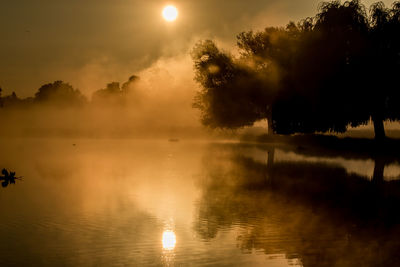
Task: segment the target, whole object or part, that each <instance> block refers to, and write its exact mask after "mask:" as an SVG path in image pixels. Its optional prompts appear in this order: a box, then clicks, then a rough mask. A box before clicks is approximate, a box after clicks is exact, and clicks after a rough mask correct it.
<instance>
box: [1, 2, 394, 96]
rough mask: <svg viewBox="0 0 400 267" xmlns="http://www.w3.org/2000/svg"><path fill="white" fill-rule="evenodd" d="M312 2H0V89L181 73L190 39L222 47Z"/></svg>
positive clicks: (24, 92) (92, 85) (91, 87)
mask: <svg viewBox="0 0 400 267" xmlns="http://www.w3.org/2000/svg"><path fill="white" fill-rule="evenodd" d="M320 2H321V1H320V0H229V1H226V0H176V1H163V0H113V1H110V0H84V1H82V0H35V1H32V0H2V1H1V3H0V34H1V39H0V40H1V41H0V59H1V60H0V86H1V87H2V88H3V93H4V94H9V93H11V92H12V91H15V92H16V93H17V95H18V96H21V97H28V96H33V94H34V93H35V92H36V91H37V89H38V88H39V87H40V86H41V85H43V84H45V83H49V82H53V81H55V80H63V81H66V82H69V83H70V84H71V85H73V86H74V87H75V88H78V89H80V90H81V91H82V92H83V93H84V94H86V95H88V96H89V95H90V94H91V93H92V92H93V91H95V90H97V89H100V88H104V87H105V85H106V83H108V82H111V81H119V82H124V81H126V80H127V79H128V77H129V76H130V75H132V74H139V75H140V74H141V73H148V72H149V70H151V69H152V68H154V66H160V65H162V66H164V68H166V70H167V71H168V69H169V66H168V64H169V63H168V62H174V64H184V65H185V66H186V70H185V71H184V74H185V75H188V73H190V68H191V65H190V61H189V60H188V59H187V57H188V53H189V51H190V49H191V47H193V44H194V43H195V42H196V41H198V40H200V39H213V40H216V41H217V43H218V44H220V45H221V46H222V47H226V48H227V49H229V48H230V47H233V46H234V45H235V36H236V35H237V34H238V33H240V32H242V31H246V30H251V29H253V30H260V29H263V28H265V27H267V26H284V25H286V24H287V23H288V22H289V21H299V20H300V19H302V18H306V17H309V16H313V15H315V14H316V12H317V8H318V4H319V3H320ZM372 2H375V1H370V0H368V1H367V0H365V1H363V3H364V4H365V5H367V6H369V5H370V4H371V3H372ZM383 2H384V3H385V4H386V5H387V6H390V5H391V3H392V1H383ZM167 4H172V5H175V6H176V7H177V8H178V10H179V17H178V19H177V20H176V21H174V22H172V23H170V22H166V21H165V20H163V18H162V16H161V12H162V8H163V7H164V6H166V5H167ZM171 59H173V60H171ZM177 59H182V61H179V60H177ZM160 62H163V63H162V64H160ZM180 62H181V63H180ZM175 69H176V68H175ZM170 74H171V75H172V76H173V75H182V73H170Z"/></svg>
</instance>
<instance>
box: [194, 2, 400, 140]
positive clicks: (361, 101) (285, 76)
mask: <svg viewBox="0 0 400 267" xmlns="http://www.w3.org/2000/svg"><path fill="white" fill-rule="evenodd" d="M399 33H400V2H395V3H394V4H393V6H392V8H391V9H387V8H385V6H384V5H383V3H376V4H374V5H372V6H371V8H370V12H369V15H368V14H367V11H366V8H365V7H364V6H363V5H362V4H361V3H360V1H358V0H352V1H346V2H344V3H341V2H339V1H333V2H326V3H322V4H321V5H320V7H319V12H318V14H317V15H316V16H315V17H313V18H307V19H305V20H302V21H300V22H299V23H297V24H296V23H294V22H290V23H289V24H288V25H287V27H286V28H277V27H268V28H266V29H265V30H264V31H261V32H256V33H254V32H253V31H249V32H243V33H240V34H239V35H238V36H237V39H238V42H237V47H238V49H239V52H240V57H239V58H234V57H232V56H231V55H229V54H226V53H222V52H220V51H219V50H218V48H217V47H216V46H215V44H214V43H213V42H212V41H204V42H200V43H198V44H197V45H196V47H195V48H194V50H193V51H194V52H193V54H192V57H193V60H194V68H195V72H196V80H197V81H198V82H199V83H200V85H201V86H202V89H201V91H200V92H199V94H198V95H197V97H196V99H195V107H197V108H200V110H201V111H202V121H203V123H204V124H205V125H208V126H211V127H213V128H215V127H221V128H237V127H241V126H246V125H250V124H252V123H253V122H254V121H256V120H259V119H262V118H268V120H269V121H270V125H271V127H272V128H273V129H274V131H275V132H277V133H285V134H290V133H313V132H327V131H334V132H344V131H346V129H347V126H348V125H352V126H358V125H360V124H365V123H367V122H368V121H369V120H370V118H372V119H373V121H374V126H375V132H376V136H377V137H378V138H382V137H384V129H383V120H385V119H392V120H398V119H399V118H400V103H399V101H400V90H399V86H398V83H397V81H396V77H398V75H399V73H400V72H399V71H400V37H399V36H400V34H399ZM213 66H217V67H213ZM211 70H218V72H215V71H211ZM238 80H240V81H241V82H240V83H238ZM255 81H257V82H255ZM254 92H256V94H254ZM216 95H217V97H216ZM255 99H256V101H255ZM249 110H253V111H254V110H257V111H258V110H262V111H263V112H253V113H252V112H248V111H249ZM242 113H243V114H245V115H243V116H240V114H242ZM223 114H224V115H223ZM228 114H232V115H234V116H231V117H229V115H228ZM243 118H245V119H243Z"/></svg>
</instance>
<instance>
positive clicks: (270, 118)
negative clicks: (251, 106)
mask: <svg viewBox="0 0 400 267" xmlns="http://www.w3.org/2000/svg"><path fill="white" fill-rule="evenodd" d="M267 121H268V135H273V134H274V130H273V128H272V114H271V113H270V114H268V117H267Z"/></svg>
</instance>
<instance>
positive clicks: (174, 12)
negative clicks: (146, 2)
mask: <svg viewBox="0 0 400 267" xmlns="http://www.w3.org/2000/svg"><path fill="white" fill-rule="evenodd" d="M162 16H163V18H164V19H165V20H166V21H174V20H176V19H177V18H178V9H177V8H176V7H174V6H171V5H170V6H166V7H164V9H163V11H162Z"/></svg>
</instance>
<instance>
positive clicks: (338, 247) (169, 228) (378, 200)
mask: <svg viewBox="0 0 400 267" xmlns="http://www.w3.org/2000/svg"><path fill="white" fill-rule="evenodd" d="M72 142H73V143H72ZM0 149H1V151H2V153H1V156H0V161H1V163H2V166H1V167H6V168H8V169H9V170H13V171H16V174H17V175H18V176H23V180H21V181H16V183H15V184H10V185H8V186H7V187H3V188H1V189H0V201H1V202H2V203H4V205H1V206H0V212H1V214H2V219H1V221H0V238H1V240H2V242H1V244H0V255H1V257H0V264H1V265H2V266H21V265H25V264H26V263H30V264H31V265H34V266H60V265H64V266H76V265H84V266H87V265H101V266H116V265H126V266H137V265H150V266H159V265H165V266H168V265H179V264H182V265H187V264H194V265H219V266H221V265H222V266H243V265H247V266H248V265H256V266H258V265H265V264H269V265H272V266H289V265H290V266H293V265H294V266H316V265H319V266H321V265H322V266H331V265H335V264H336V265H340V266H354V265H356V264H358V263H360V262H362V263H365V266H376V265H382V264H384V265H386V264H394V265H396V263H398V262H399V260H400V259H399V258H398V255H397V250H398V248H399V246H400V244H399V242H398V240H397V239H396V237H397V236H398V233H399V229H398V224H397V222H398V221H399V220H400V219H399V217H398V215H397V213H396V212H394V211H395V210H396V207H397V204H398V202H399V201H400V198H399V196H400V193H399V191H398V190H399V189H398V186H399V184H398V180H397V179H394V180H393V179H387V175H386V176H385V178H384V181H383V182H382V183H381V186H380V187H376V186H375V184H374V182H373V178H372V179H371V177H368V175H366V174H364V173H360V172H358V173H354V172H353V170H352V169H351V167H348V165H349V164H348V162H349V161H348V160H346V159H345V158H346V157H345V156H344V157H343V159H339V158H336V159H333V158H331V159H329V158H326V159H325V161H324V160H323V159H321V161H315V160H314V159H313V158H310V157H309V156H307V155H302V153H301V151H298V150H290V149H289V150H288V149H287V148H285V147H277V146H270V145H261V146H260V145H254V144H252V145H250V144H239V143H226V142H222V143H221V142H219V143H209V142H198V141H197V142H193V141H180V142H168V140H159V141H155V140H147V141H144V140H141V141H134V140H122V139H121V140H120V139H101V140H93V139H37V138H34V139H28V138H22V139H18V138H14V139H3V140H2V141H0ZM371 161H372V160H371V159H367V160H359V162H358V164H359V166H361V168H369V167H368V166H370V164H371V163H370V162H371ZM372 162H373V161H372ZM394 164H395V165H396V164H397V163H394ZM350 165H351V164H350ZM371 251H374V252H375V253H372V252H371ZM339 255H340V256H339ZM324 264H325V265H324Z"/></svg>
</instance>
